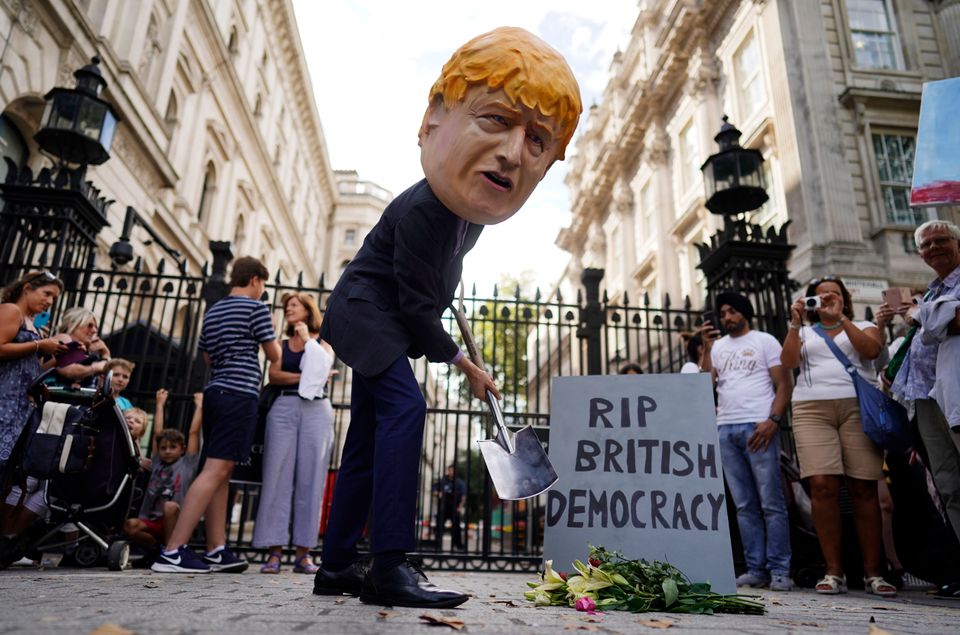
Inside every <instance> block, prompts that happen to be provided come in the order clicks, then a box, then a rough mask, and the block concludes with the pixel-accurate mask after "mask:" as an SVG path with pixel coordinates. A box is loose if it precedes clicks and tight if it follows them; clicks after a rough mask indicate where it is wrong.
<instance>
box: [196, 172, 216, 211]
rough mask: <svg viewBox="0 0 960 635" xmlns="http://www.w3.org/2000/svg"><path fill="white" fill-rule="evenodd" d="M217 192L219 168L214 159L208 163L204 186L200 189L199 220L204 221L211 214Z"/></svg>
mask: <svg viewBox="0 0 960 635" xmlns="http://www.w3.org/2000/svg"><path fill="white" fill-rule="evenodd" d="M216 192H217V168H216V167H215V166H214V165H213V161H210V162H208V163H207V170H206V172H205V173H204V175H203V188H202V189H201V190H200V203H199V204H198V205H197V222H198V223H202V222H203V221H204V220H206V219H207V218H208V217H209V216H210V207H211V206H212V205H213V197H214V194H216Z"/></svg>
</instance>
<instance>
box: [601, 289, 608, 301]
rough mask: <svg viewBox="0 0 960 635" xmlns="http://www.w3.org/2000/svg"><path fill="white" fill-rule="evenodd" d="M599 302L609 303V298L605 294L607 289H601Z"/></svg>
mask: <svg viewBox="0 0 960 635" xmlns="http://www.w3.org/2000/svg"><path fill="white" fill-rule="evenodd" d="M601 302H603V303H604V304H609V303H610V298H609V297H608V296H607V290H606V289H604V290H603V299H602V300H601Z"/></svg>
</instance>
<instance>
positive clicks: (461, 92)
mask: <svg viewBox="0 0 960 635" xmlns="http://www.w3.org/2000/svg"><path fill="white" fill-rule="evenodd" d="M478 84H485V85H486V86H487V87H488V88H490V89H491V90H497V89H502V90H503V91H504V92H505V93H506V94H507V97H509V98H510V100H511V101H513V102H514V103H517V102H519V103H521V104H523V105H524V106H526V107H527V108H531V109H532V108H535V109H537V110H539V111H540V112H541V113H543V115H545V116H547V117H551V118H553V119H555V120H556V121H557V125H558V129H559V133H560V135H559V139H558V140H557V155H556V156H557V159H563V155H564V150H565V149H566V147H567V144H568V143H569V142H570V139H571V138H573V132H574V131H575V130H576V129H577V122H578V121H579V120H580V113H581V112H582V111H583V106H582V104H581V102H580V86H579V85H578V84H577V79H576V78H575V77H574V76H573V71H571V70H570V67H569V66H568V65H567V62H566V60H564V59H563V56H562V55H560V53H559V52H557V50H556V49H554V48H553V47H552V46H550V45H549V44H547V43H546V42H544V41H543V40H541V39H540V38H538V37H537V36H536V35H534V34H532V33H530V32H529V31H526V30H524V29H520V28H517V27H500V28H497V29H494V30H493V31H490V32H489V33H484V34H483V35H478V36H477V37H475V38H473V39H472V40H470V41H469V42H467V43H466V44H464V45H463V46H461V47H460V48H459V49H457V51H456V52H455V53H454V54H453V56H452V57H451V58H450V60H449V61H448V62H447V63H446V64H444V66H443V70H442V71H441V72H440V77H439V79H437V81H436V82H435V83H434V84H433V86H432V87H431V88H430V95H429V101H430V103H431V104H432V103H434V101H435V100H442V101H443V106H444V108H446V109H447V110H450V109H451V108H453V107H454V106H455V105H456V104H457V103H458V102H461V101H463V99H464V96H465V95H466V94H467V90H468V89H470V88H471V87H473V86H475V85H478ZM425 125H426V118H424V126H425ZM421 132H422V129H421Z"/></svg>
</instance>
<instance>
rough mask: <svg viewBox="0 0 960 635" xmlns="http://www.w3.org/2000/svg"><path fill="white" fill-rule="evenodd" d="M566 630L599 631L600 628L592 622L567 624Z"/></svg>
mask: <svg viewBox="0 0 960 635" xmlns="http://www.w3.org/2000/svg"><path fill="white" fill-rule="evenodd" d="M564 630H568V631H599V630H600V629H599V628H598V627H596V626H593V625H592V624H567V625H566V626H565V627H564Z"/></svg>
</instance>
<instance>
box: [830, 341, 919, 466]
mask: <svg viewBox="0 0 960 635" xmlns="http://www.w3.org/2000/svg"><path fill="white" fill-rule="evenodd" d="M813 330H814V331H816V332H817V335H819V336H820V337H822V338H823V339H824V341H825V342H826V343H827V346H828V347H830V350H831V351H833V354H834V355H836V357H837V359H838V360H840V363H841V364H843V368H844V369H845V370H846V371H847V373H848V374H849V375H850V378H851V379H852V380H853V387H854V389H855V390H856V391H857V401H858V402H859V404H860V422H861V424H862V425H863V432H864V434H866V435H867V437H869V438H870V440H871V441H873V442H874V443H876V444H877V445H878V446H879V447H881V448H883V449H884V450H889V451H891V452H906V451H908V450H909V449H910V448H911V447H912V446H913V433H912V431H911V429H910V418H909V417H908V416H907V410H906V408H904V407H903V406H901V405H900V404H899V403H897V402H896V401H894V400H893V399H891V398H890V397H889V396H888V395H886V394H884V393H883V392H881V391H880V390H879V389H878V388H877V387H876V386H874V385H873V384H871V383H870V382H869V381H867V380H866V379H864V378H863V377H862V376H861V375H860V373H859V372H858V371H857V367H856V366H854V365H853V363H851V361H850V360H849V359H848V358H847V356H846V355H844V354H843V351H841V350H840V347H839V346H837V344H836V342H834V341H833V338H831V337H830V336H829V335H827V334H826V333H825V332H824V331H823V329H822V328H820V325H819V324H817V325H815V326H814V327H813Z"/></svg>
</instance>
